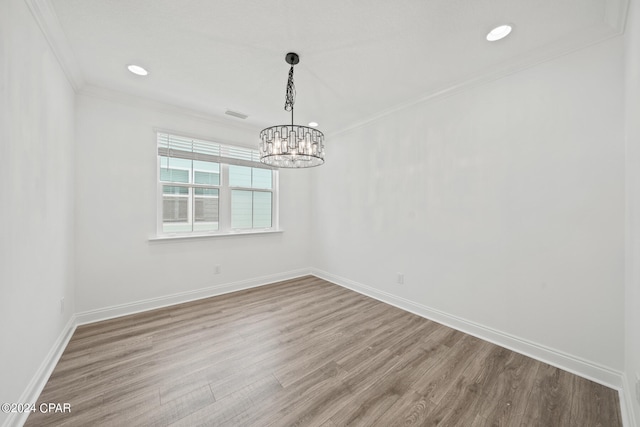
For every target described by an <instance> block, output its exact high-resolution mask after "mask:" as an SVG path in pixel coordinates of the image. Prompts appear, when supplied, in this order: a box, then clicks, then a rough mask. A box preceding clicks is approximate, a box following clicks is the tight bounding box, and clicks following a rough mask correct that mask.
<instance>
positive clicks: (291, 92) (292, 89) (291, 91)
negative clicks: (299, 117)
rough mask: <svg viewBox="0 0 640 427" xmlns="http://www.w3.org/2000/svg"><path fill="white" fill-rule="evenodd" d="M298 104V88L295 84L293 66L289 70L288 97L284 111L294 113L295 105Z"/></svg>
mask: <svg viewBox="0 0 640 427" xmlns="http://www.w3.org/2000/svg"><path fill="white" fill-rule="evenodd" d="M295 102H296V86H295V85H294V84H293V65H292V66H291V68H290V69H289V80H288V81H287V95H286V97H285V101H284V110H285V111H293V104H294V103H295Z"/></svg>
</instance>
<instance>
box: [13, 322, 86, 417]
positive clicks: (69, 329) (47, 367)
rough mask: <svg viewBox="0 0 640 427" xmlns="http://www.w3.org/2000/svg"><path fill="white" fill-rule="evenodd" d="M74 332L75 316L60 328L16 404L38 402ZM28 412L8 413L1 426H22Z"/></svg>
mask: <svg viewBox="0 0 640 427" xmlns="http://www.w3.org/2000/svg"><path fill="white" fill-rule="evenodd" d="M75 330H76V317H75V315H71V317H70V318H69V321H68V322H67V324H66V325H65V326H64V328H62V331H61V332H60V335H58V338H57V339H56V341H55V342H54V343H53V346H51V350H49V353H47V356H46V357H45V358H44V360H43V361H42V363H41V364H40V367H39V368H38V370H37V371H36V373H35V374H34V375H33V377H32V378H31V381H29V384H28V385H27V388H26V389H25V390H24V392H23V393H22V395H21V396H20V398H19V399H18V400H17V401H16V402H21V403H33V404H35V403H36V402H37V401H38V397H39V396H40V393H42V389H44V386H45V385H46V384H47V381H48V380H49V377H50V376H51V373H52V372H53V369H54V368H55V367H56V365H57V364H58V360H60V357H61V356H62V353H63V352H64V349H65V348H67V344H68V343H69V340H70V339H71V336H72V335H73V332H74V331H75ZM29 414H30V412H26V413H17V412H10V413H9V416H8V417H7V418H6V419H5V421H4V423H3V424H2V426H3V427H14V426H22V425H24V423H25V422H26V421H27V417H28V416H29Z"/></svg>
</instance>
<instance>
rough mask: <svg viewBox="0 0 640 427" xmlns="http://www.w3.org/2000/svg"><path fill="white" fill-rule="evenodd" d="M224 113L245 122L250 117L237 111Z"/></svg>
mask: <svg viewBox="0 0 640 427" xmlns="http://www.w3.org/2000/svg"><path fill="white" fill-rule="evenodd" d="M224 113H225V114H226V115H228V116H233V117H237V118H239V119H242V120H244V119H246V118H247V117H249V116H247V115H246V114H242V113H238V112H237V111H231V110H227V111H225V112H224Z"/></svg>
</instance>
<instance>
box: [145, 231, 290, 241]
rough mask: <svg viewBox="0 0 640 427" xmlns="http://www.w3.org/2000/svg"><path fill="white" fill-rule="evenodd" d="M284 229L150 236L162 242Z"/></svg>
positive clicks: (256, 233)
mask: <svg viewBox="0 0 640 427" xmlns="http://www.w3.org/2000/svg"><path fill="white" fill-rule="evenodd" d="M282 232H284V230H282V229H278V230H259V231H258V230H251V231H233V232H228V233H219V234H214V233H207V234H164V235H159V236H154V237H149V242H162V241H170V240H191V239H207V238H217V237H233V236H255V235H259V234H275V233H282Z"/></svg>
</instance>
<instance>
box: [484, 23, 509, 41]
mask: <svg viewBox="0 0 640 427" xmlns="http://www.w3.org/2000/svg"><path fill="white" fill-rule="evenodd" d="M510 32H511V25H500V26H499V27H496V28H494V29H493V30H491V31H489V34H487V40H489V41H490V42H494V41H496V40H500V39H503V38H505V37H507V36H508V35H509V33H510Z"/></svg>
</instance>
